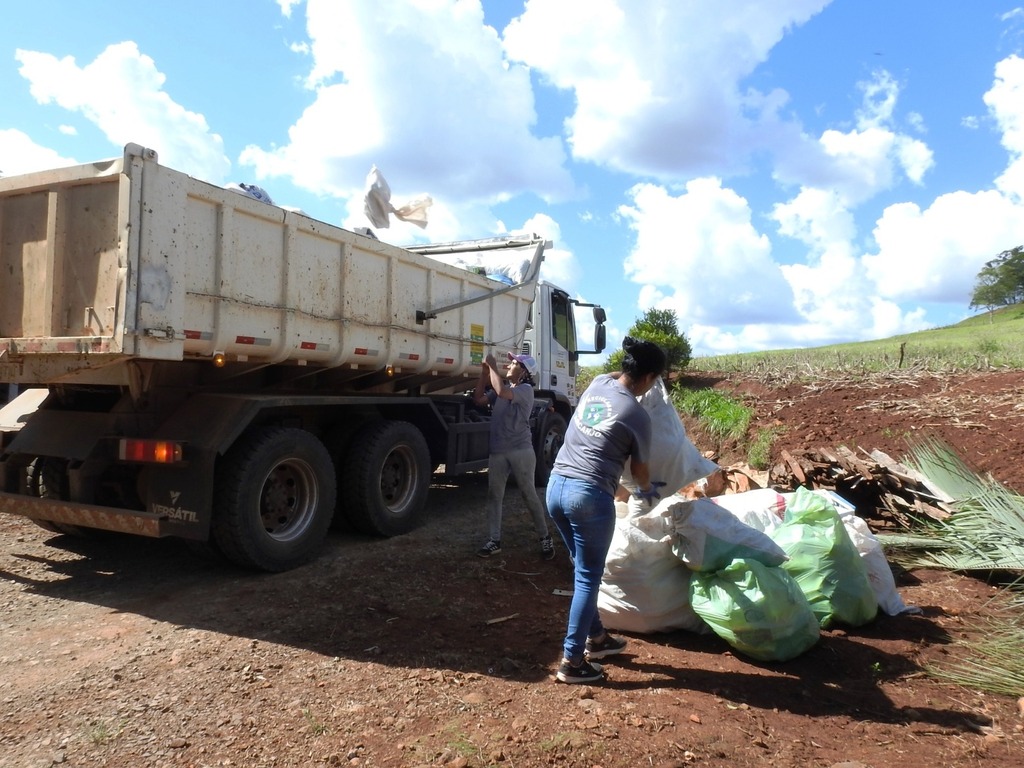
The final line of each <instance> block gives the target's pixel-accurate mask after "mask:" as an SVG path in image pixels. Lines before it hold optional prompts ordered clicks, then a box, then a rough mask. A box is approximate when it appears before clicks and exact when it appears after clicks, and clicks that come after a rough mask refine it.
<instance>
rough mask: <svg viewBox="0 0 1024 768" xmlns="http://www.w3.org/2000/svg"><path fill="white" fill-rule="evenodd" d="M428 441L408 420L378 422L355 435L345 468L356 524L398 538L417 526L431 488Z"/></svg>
mask: <svg viewBox="0 0 1024 768" xmlns="http://www.w3.org/2000/svg"><path fill="white" fill-rule="evenodd" d="M432 466H433V465H432V464H431V463H430V451H429V450H428V448H427V441H426V440H425V439H424V438H423V435H422V434H421V433H420V431H419V430H418V429H416V427H414V426H413V425H412V424H410V423H409V422H407V421H375V422H373V423H371V424H367V425H366V426H364V427H363V428H362V429H360V430H359V431H358V432H357V433H356V434H355V435H354V436H353V438H352V443H351V448H350V450H349V453H348V456H347V457H346V460H345V465H344V467H342V478H343V481H342V483H341V487H342V488H343V489H344V491H345V492H346V493H350V494H352V496H353V497H354V498H352V499H343V500H342V503H343V504H344V505H345V506H346V507H347V509H348V519H349V522H350V523H351V524H352V526H353V527H354V528H356V529H357V530H359V531H361V532H363V533H369V534H376V535H378V536H398V535H400V534H403V533H407V532H409V531H411V530H412V529H413V528H415V527H416V524H417V523H418V522H419V516H420V513H421V512H422V511H423V507H424V505H425V504H426V501H427V488H428V487H429V486H430V476H431V474H432V473H431V467H432Z"/></svg>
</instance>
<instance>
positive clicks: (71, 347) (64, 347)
mask: <svg viewBox="0 0 1024 768" xmlns="http://www.w3.org/2000/svg"><path fill="white" fill-rule="evenodd" d="M57 351H58V352H77V351H78V343H77V342H74V341H60V342H57Z"/></svg>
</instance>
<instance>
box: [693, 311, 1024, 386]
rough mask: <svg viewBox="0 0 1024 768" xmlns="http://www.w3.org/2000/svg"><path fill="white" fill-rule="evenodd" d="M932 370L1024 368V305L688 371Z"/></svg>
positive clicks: (716, 361)
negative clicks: (906, 331) (882, 336)
mask: <svg viewBox="0 0 1024 768" xmlns="http://www.w3.org/2000/svg"><path fill="white" fill-rule="evenodd" d="M899 368H904V369H924V370H931V371H950V370H987V369H990V368H1011V369H1020V368H1024V304H1015V305H1013V306H1010V307H1003V308H1001V309H998V310H996V311H995V312H992V313H988V312H985V313H983V314H980V315H976V316H974V317H970V318H968V319H966V320H963V321H962V322H959V323H957V324H956V325H949V326H946V327H944V328H933V329H931V330H928V331H919V332H917V333H909V334H905V335H902V336H893V337H892V338H888V339H881V340H879V341H861V342H854V343H850V344H834V345H832V346H827V347H814V348H812V349H780V350H772V351H769V352H747V353H744V354H736V355H717V356H714V357H695V358H693V359H692V360H691V361H690V365H689V366H688V369H689V370H691V371H726V372H742V373H757V372H781V371H787V370H788V371H789V372H790V373H794V374H797V375H799V373H800V372H806V373H818V372H822V371H842V372H847V373H857V372H863V373H872V372H876V371H885V370H892V369H899Z"/></svg>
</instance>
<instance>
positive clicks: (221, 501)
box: [212, 427, 337, 571]
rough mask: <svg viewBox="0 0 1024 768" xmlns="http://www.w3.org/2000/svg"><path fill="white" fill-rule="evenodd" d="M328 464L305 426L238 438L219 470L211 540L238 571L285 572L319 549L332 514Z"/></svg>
mask: <svg viewBox="0 0 1024 768" xmlns="http://www.w3.org/2000/svg"><path fill="white" fill-rule="evenodd" d="M336 488H337V486H336V484H335V473H334V464H333V462H332V461H331V457H330V455H329V454H328V453H327V449H326V448H325V447H324V446H323V443H321V442H320V441H319V440H317V439H316V437H314V436H313V435H312V434H310V433H309V432H307V431H306V430H304V429H294V428H288V427H270V428H263V429H255V430H251V431H250V432H248V433H246V434H244V435H243V436H242V437H241V438H240V439H239V440H238V442H237V443H235V445H233V446H232V447H231V449H230V450H229V451H228V452H227V453H226V454H225V455H224V458H223V459H222V460H221V464H220V466H219V467H218V468H217V491H216V494H215V499H214V514H213V522H212V535H213V540H214V543H215V544H216V546H217V547H218V548H219V549H220V551H221V552H222V553H223V554H224V556H225V557H226V558H227V559H228V560H230V561H231V562H233V563H235V564H236V565H240V566H242V567H244V568H254V569H258V570H262V571H286V570H289V569H290V568H295V567H296V566H298V565H301V564H302V563H305V562H308V561H309V560H312V559H313V558H314V557H315V556H316V554H317V553H318V552H319V550H320V548H321V546H322V545H323V543H324V538H325V537H326V535H327V529H328V527H329V526H330V524H331V517H332V515H333V514H334V498H335V493H336Z"/></svg>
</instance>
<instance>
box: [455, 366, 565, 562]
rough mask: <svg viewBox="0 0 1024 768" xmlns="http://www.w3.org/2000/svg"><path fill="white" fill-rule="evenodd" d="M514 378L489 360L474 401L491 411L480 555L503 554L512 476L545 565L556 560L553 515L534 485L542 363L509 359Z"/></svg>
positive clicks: (478, 381)
mask: <svg viewBox="0 0 1024 768" xmlns="http://www.w3.org/2000/svg"><path fill="white" fill-rule="evenodd" d="M508 359H509V361H510V366H509V369H508V377H507V379H506V378H503V377H502V375H501V372H500V371H499V370H498V363H497V361H496V360H495V359H494V355H488V356H487V358H486V359H485V360H484V364H483V367H482V368H481V370H480V378H479V380H477V383H476V389H475V390H474V391H473V400H474V402H476V404H477V405H490V406H491V438H490V458H489V460H488V462H487V525H488V529H489V530H488V534H489V538H488V539H487V542H486V543H485V544H484V545H483V546H482V547H480V549H479V550H477V555H479V556H480V557H490V556H491V555H496V554H498V553H499V552H501V504H502V501H503V500H504V498H505V485H506V483H507V482H508V476H509V474H512V475H513V476H515V478H516V485H518V486H519V492H520V493H522V494H523V501H524V502H526V508H527V509H528V510H530V515H531V516H532V517H533V526H534V529H535V530H536V531H537V537H538V538H539V539H540V554H541V557H543V558H544V559H545V560H550V559H551V558H553V557H554V556H555V548H554V545H553V544H552V542H551V536H550V534H549V533H548V523H547V514H546V513H545V511H544V505H543V504H542V503H541V500H540V496H538V495H537V489H536V488H535V487H534V485H533V477H534V470H535V469H536V466H537V455H536V454H535V453H534V451H533V435H532V433H531V432H530V411H532V410H533V379H534V377H535V376H536V375H537V362H536V361H535V360H534V359H533V358H532V357H530V356H529V355H513V354H512V353H511V352H509V353H508Z"/></svg>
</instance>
